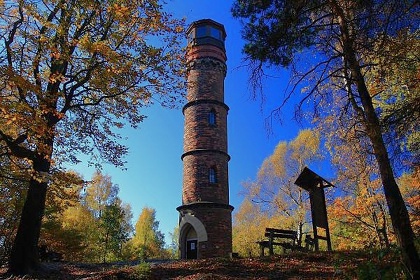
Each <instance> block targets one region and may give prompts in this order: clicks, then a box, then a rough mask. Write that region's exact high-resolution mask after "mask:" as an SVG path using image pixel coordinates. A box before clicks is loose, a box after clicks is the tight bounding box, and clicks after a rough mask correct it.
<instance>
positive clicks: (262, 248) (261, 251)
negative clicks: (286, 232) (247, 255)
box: [260, 245, 264, 257]
mask: <svg viewBox="0 0 420 280" xmlns="http://www.w3.org/2000/svg"><path fill="white" fill-rule="evenodd" d="M260 257H264V246H262V245H260Z"/></svg>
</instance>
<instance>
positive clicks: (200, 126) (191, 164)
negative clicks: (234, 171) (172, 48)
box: [177, 19, 233, 259]
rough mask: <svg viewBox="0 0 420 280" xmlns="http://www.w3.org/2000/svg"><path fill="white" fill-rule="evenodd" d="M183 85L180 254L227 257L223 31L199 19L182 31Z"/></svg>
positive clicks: (229, 234)
mask: <svg viewBox="0 0 420 280" xmlns="http://www.w3.org/2000/svg"><path fill="white" fill-rule="evenodd" d="M187 36H188V50H187V55H186V59H187V64H188V66H187V67H188V89H187V104H186V105H185V106H184V108H183V114H184V118H185V123H184V153H183V155H182V157H181V158H182V161H183V165H184V176H183V187H182V205H181V206H179V207H178V208H177V210H178V211H179V213H180V224H179V228H180V239H179V242H180V243H179V245H180V250H181V258H183V259H196V258H198V259H201V258H211V257H226V256H229V254H230V253H231V252H232V210H233V207H232V206H231V205H229V185H228V162H229V159H230V157H229V155H228V153H227V113H228V110H229V107H228V106H227V105H226V104H225V103H224V79H225V76H226V52H225V37H226V32H225V29H224V27H223V25H221V24H219V23H217V22H215V21H213V20H210V19H204V20H199V21H196V22H194V23H192V24H191V26H190V27H189V28H188V30H187Z"/></svg>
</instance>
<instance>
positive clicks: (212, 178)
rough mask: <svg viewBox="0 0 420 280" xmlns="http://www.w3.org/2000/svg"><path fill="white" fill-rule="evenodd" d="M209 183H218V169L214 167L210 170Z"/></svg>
mask: <svg viewBox="0 0 420 280" xmlns="http://www.w3.org/2000/svg"><path fill="white" fill-rule="evenodd" d="M209 182H210V183H213V184H214V183H217V176H216V169H215V168H214V167H212V168H210V169H209Z"/></svg>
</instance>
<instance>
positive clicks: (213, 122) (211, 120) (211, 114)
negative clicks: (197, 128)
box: [209, 109, 216, 125]
mask: <svg viewBox="0 0 420 280" xmlns="http://www.w3.org/2000/svg"><path fill="white" fill-rule="evenodd" d="M209 125H216V111H214V109H212V110H211V111H210V112H209Z"/></svg>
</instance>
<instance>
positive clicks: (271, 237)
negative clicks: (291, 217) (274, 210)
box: [257, 228, 300, 257]
mask: <svg viewBox="0 0 420 280" xmlns="http://www.w3.org/2000/svg"><path fill="white" fill-rule="evenodd" d="M264 236H265V237H268V240H262V241H258V242H257V243H258V245H259V246H260V255H261V256H262V257H263V256H264V249H265V248H268V250H269V254H270V256H271V255H273V254H274V249H273V247H274V246H275V245H279V246H282V247H283V250H284V251H285V250H286V249H290V250H291V251H294V250H295V249H298V248H300V244H298V233H297V231H295V230H288V229H276V228H266V229H265V234H264ZM278 239H286V240H287V241H284V242H278Z"/></svg>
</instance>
